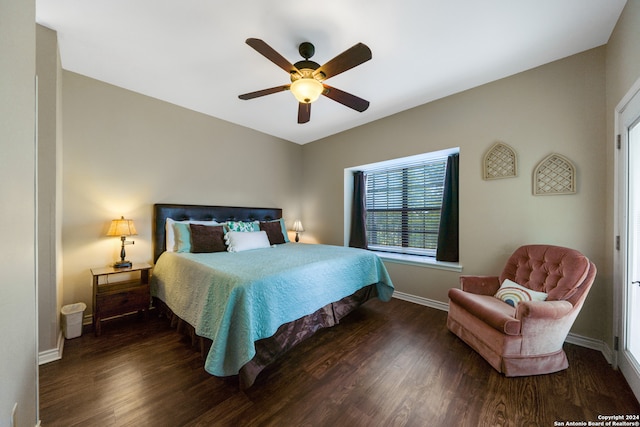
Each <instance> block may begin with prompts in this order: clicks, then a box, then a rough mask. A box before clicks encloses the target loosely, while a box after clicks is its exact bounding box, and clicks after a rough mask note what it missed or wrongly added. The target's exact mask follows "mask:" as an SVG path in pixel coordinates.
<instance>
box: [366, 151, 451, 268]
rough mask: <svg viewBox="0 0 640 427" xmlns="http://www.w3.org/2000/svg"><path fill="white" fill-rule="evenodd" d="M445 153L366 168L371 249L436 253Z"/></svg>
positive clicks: (368, 226) (409, 252) (368, 240)
mask: <svg viewBox="0 0 640 427" xmlns="http://www.w3.org/2000/svg"><path fill="white" fill-rule="evenodd" d="M446 167H447V158H446V156H444V157H442V156H440V157H436V158H432V159H428V160H422V161H420V162H418V163H413V162H411V163H405V164H397V165H394V166H392V167H387V168H383V169H381V170H370V171H366V172H365V176H366V197H365V207H366V218H367V220H366V230H367V243H368V246H369V249H372V250H380V251H388V252H396V253H406V254H414V255H428V256H435V254H436V248H437V244H438V229H439V225H440V211H441V208H442V195H443V189H444V178H445V172H446Z"/></svg>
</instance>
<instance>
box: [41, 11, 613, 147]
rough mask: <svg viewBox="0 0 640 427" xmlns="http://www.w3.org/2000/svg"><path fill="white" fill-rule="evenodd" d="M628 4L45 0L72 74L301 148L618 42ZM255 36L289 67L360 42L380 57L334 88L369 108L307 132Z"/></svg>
mask: <svg viewBox="0 0 640 427" xmlns="http://www.w3.org/2000/svg"><path fill="white" fill-rule="evenodd" d="M625 3H626V0H519V1H514V0H485V1H478V0H448V1H443V0H396V1H393V2H391V1H384V0H349V1H346V0H325V1H323V2H310V1H300V0H298V1H292V0H278V1H277V2H275V1H265V0H244V1H228V2H223V1H203V0H179V1H178V0H174V1H170V0H92V1H87V0H36V20H37V22H38V23H39V24H41V25H44V26H46V27H49V28H51V29H53V30H56V31H57V32H58V41H59V49H60V56H61V61H62V67H63V68H64V69H65V70H69V71H72V72H75V73H79V74H82V75H85V76H89V77H92V78H94V79H97V80H101V81H104V82H107V83H110V84H113V85H116V86H120V87H122V88H125V89H129V90H131V91H134V92H138V93H141V94H144V95H148V96H150V97H153V98H157V99H161V100H164V101H167V102H170V103H173V104H176V105H179V106H182V107H185V108H189V109H191V110H195V111H198V112H201V113H204V114H207V115H210V116H213V117H217V118H220V119H223V120H226V121H229V122H232V123H235V124H238V125H241V126H246V127H249V128H252V129H256V130H258V131H261V132H264V133H266V134H270V135H273V136H276V137H279V138H283V139H285V140H288V141H292V142H295V143H298V144H305V143H308V142H311V141H315V140H318V139H320V138H323V137H326V136H329V135H332V134H335V133H338V132H342V131H344V130H347V129H350V128H353V127H356V126H360V125H363V124H365V123H369V122H371V121H374V120H377V119H380V118H382V117H386V116H389V115H392V114H395V113H398V112H401V111H403V110H406V109H409V108H412V107H415V106H417V105H421V104H425V103H427V102H430V101H433V100H435V99H438V98H442V97H445V96H448V95H451V94H453V93H456V92H460V91H463V90H466V89H469V88H472V87H475V86H478V85H481V84H484V83H487V82H490V81H494V80H497V79H500V78H503V77H506V76H509V75H513V74H515V73H518V72H521V71H524V70H527V69H530V68H533V67H536V66H539V65H542V64H545V63H548V62H551V61H554V60H557V59H560V58H564V57H567V56H570V55H573V54H575V53H578V52H582V51H585V50H588V49H591V48H594V47H597V46H600V45H603V44H605V43H606V42H607V40H608V39H609V36H610V35H611V31H612V30H613V28H614V26H615V24H616V21H617V20H618V17H619V16H620V13H621V11H622V8H623V7H624V5H625ZM249 37H254V38H259V39H262V40H264V41H265V42H266V43H268V44H269V45H270V46H271V47H272V48H273V49H275V50H276V51H277V52H279V53H280V54H281V55H282V56H284V57H285V58H286V59H288V60H289V61H290V62H291V63H294V62H297V61H298V60H300V59H302V58H301V57H300V55H299V53H298V45H299V44H300V43H301V42H304V41H309V42H311V43H313V44H314V45H315V48H316V50H315V55H314V56H313V58H312V60H314V61H315V62H317V63H319V64H323V63H325V62H327V61H328V60H330V59H331V58H333V57H335V56H336V55H338V54H339V53H341V52H343V51H345V50H346V49H348V48H350V47H351V46H353V45H354V44H356V43H358V42H362V43H364V44H366V45H367V46H369V48H370V49H371V51H372V52H373V58H372V59H371V60H370V61H368V62H365V63H364V64H362V65H359V66H357V67H355V68H353V69H351V70H349V71H346V72H344V73H342V74H340V75H337V76H334V77H333V78H330V79H328V80H327V82H326V83H327V84H329V85H331V86H334V87H336V88H338V89H342V90H344V91H346V92H349V93H351V94H354V95H356V96H358V97H361V98H364V99H366V100H368V101H369V102H370V103H371V105H370V107H369V109H368V110H366V111H365V112H363V113H358V112H356V111H354V110H351V109H349V108H347V107H345V106H343V105H341V104H339V103H337V102H334V101H332V100H330V99H328V98H326V97H321V98H320V99H319V100H318V101H316V102H315V103H313V104H312V108H311V121H310V122H309V123H305V124H298V123H297V114H298V103H297V101H296V100H295V98H294V97H293V95H292V94H291V93H289V92H288V91H285V92H280V93H276V94H272V95H268V96H264V97H261V98H256V99H252V100H248V101H243V100H240V99H238V95H239V94H242V93H246V92H252V91H256V90H260V89H265V88H270V87H274V86H279V85H283V84H287V83H289V76H288V74H287V73H286V72H284V71H283V70H282V69H281V68H278V67H277V66H276V65H275V64H273V63H272V62H270V61H269V60H267V59H266V58H265V57H263V56H262V55H260V54H259V53H258V52H256V51H255V50H254V49H252V48H251V47H249V46H248V45H246V44H245V40H246V39H247V38H249Z"/></svg>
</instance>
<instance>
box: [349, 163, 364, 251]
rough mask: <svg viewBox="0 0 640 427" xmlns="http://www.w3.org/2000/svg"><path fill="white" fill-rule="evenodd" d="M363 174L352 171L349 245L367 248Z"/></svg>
mask: <svg viewBox="0 0 640 427" xmlns="http://www.w3.org/2000/svg"><path fill="white" fill-rule="evenodd" d="M365 191H366V186H365V176H364V172H362V171H357V172H354V173H353V204H352V206H351V232H350V233H349V246H351V247H353V248H362V249H367V229H366V222H367V210H366V207H365Z"/></svg>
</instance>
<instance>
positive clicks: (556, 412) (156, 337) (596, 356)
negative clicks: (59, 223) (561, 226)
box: [40, 299, 640, 427]
mask: <svg viewBox="0 0 640 427" xmlns="http://www.w3.org/2000/svg"><path fill="white" fill-rule="evenodd" d="M191 344H192V343H191V340H190V338H188V337H183V336H181V335H180V334H178V333H176V332H175V331H174V330H173V329H171V328H170V326H169V322H168V321H167V320H166V319H164V318H158V317H156V316H153V315H152V316H150V318H149V320H148V321H144V320H143V319H141V318H138V317H136V316H131V317H126V318H122V319H118V320H114V321H110V322H105V324H104V325H103V330H102V335H101V336H100V337H95V336H94V335H93V334H92V333H90V331H85V333H84V334H83V335H82V336H81V337H79V338H75V339H72V340H67V341H66V343H65V348H64V357H63V359H62V360H59V361H56V362H51V363H49V364H46V365H43V366H41V367H40V418H41V421H42V426H44V427H55V426H62V427H69V426H76V425H77V426H89V427H91V426H98V427H104V426H118V427H122V426H136V427H138V426H154V427H164V426H167V427H176V426H254V425H256V426H257V425H260V426H298V425H305V426H306V425H308V426H332V427H340V426H347V427H359V426H390V425H394V426H395V425H397V426H424V425H430V426H453V425H455V426H543V425H549V426H552V425H554V422H555V421H585V422H586V421H597V417H598V415H611V414H618V415H625V414H639V413H640V405H639V404H638V401H637V400H636V399H635V397H634V396H633V393H632V392H631V390H630V389H629V387H628V385H627V384H626V382H625V380H624V378H623V377H622V375H621V374H620V372H617V371H614V370H613V369H611V367H610V366H609V365H608V364H607V362H606V361H605V359H604V357H602V354H601V353H599V352H597V351H594V350H589V349H586V348H582V347H578V346H575V345H570V344H566V345H565V350H566V352H567V357H568V359H569V364H570V366H569V369H567V370H565V371H562V372H559V373H556V374H551V375H540V376H533V377H523V378H506V377H504V376H503V375H501V374H498V373H497V372H495V371H494V370H493V369H492V368H491V367H490V366H489V364H488V363H486V362H485V361H484V360H483V359H482V358H481V357H480V356H479V355H478V354H477V353H475V352H474V351H473V350H472V349H471V348H469V347H468V346H467V345H466V344H465V343H463V342H462V341H461V340H459V339H458V338H457V337H455V336H454V335H453V334H451V333H450V332H449V331H448V330H447V329H446V313H445V312H442V311H439V310H435V309H431V308H427V307H423V306H419V305H416V304H412V303H409V302H406V301H400V300H395V299H394V300H392V301H391V302H389V303H382V302H380V301H377V300H374V301H370V302H368V303H367V304H365V305H364V306H363V307H361V308H360V309H359V310H357V311H356V312H354V313H352V314H351V315H349V316H347V317H346V318H345V319H343V320H342V321H341V324H340V325H338V326H336V327H334V328H330V329H326V330H323V331H320V332H319V333H318V334H316V335H315V336H314V337H312V338H311V339H309V340H307V341H305V342H303V343H302V344H301V345H299V346H298V347H296V348H295V349H293V350H291V351H290V352H288V353H287V354H286V355H285V356H284V357H283V358H282V359H280V360H278V361H277V362H276V363H274V364H273V365H271V366H269V367H268V368H267V369H265V370H264V371H263V372H262V373H261V374H260V376H259V377H258V378H257V380H256V383H255V384H254V386H253V387H251V388H250V389H248V390H245V391H240V390H239V389H238V387H237V381H235V380H234V379H229V378H227V379H222V378H216V377H213V376H211V375H209V374H208V373H206V372H205V371H204V369H203V361H202V359H201V357H200V354H199V352H198V351H197V350H196V349H194V348H193V347H192V345H191Z"/></svg>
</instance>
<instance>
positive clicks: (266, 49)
mask: <svg viewBox="0 0 640 427" xmlns="http://www.w3.org/2000/svg"><path fill="white" fill-rule="evenodd" d="M246 43H247V44H248V45H249V46H251V47H252V48H254V49H255V50H256V51H257V52H258V53H259V54H261V55H262V56H264V57H265V58H267V59H268V60H269V61H271V62H273V63H274V64H276V65H277V66H278V67H280V68H282V69H283V70H285V71H286V72H287V73H289V74H291V73H297V74H300V71H298V69H297V68H296V67H294V65H293V64H292V63H291V62H289V61H288V60H287V59H286V58H285V57H284V56H282V55H280V54H279V53H278V52H276V51H275V50H274V49H273V48H272V47H271V46H269V45H268V44H266V43H265V42H264V41H263V40H260V39H252V38H249V39H247V40H246Z"/></svg>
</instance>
